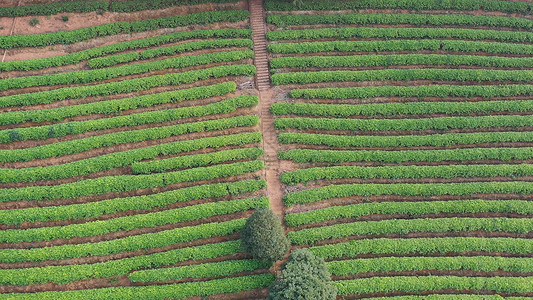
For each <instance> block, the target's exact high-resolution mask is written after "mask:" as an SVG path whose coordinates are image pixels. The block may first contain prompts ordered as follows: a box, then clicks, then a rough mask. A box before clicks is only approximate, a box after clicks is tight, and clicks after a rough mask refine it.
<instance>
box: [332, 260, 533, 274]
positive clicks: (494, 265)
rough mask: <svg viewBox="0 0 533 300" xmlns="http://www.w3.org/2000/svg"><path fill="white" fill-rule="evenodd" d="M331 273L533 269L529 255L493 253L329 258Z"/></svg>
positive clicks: (512, 270)
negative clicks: (351, 258) (348, 258)
mask: <svg viewBox="0 0 533 300" xmlns="http://www.w3.org/2000/svg"><path fill="white" fill-rule="evenodd" d="M327 266H328V269H329V270H330V271H331V273H332V274H333V275H336V276H346V275H355V274H359V273H367V272H383V273H385V272H402V271H423V270H437V271H451V270H457V271H461V270H471V271H481V272H496V271H500V270H501V271H507V272H520V273H530V272H532V271H533V258H516V257H493V256H474V257H465V256H454V257H379V258H366V259H353V260H341V261H331V262H328V263H327Z"/></svg>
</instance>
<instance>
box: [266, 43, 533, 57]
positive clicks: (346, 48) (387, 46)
mask: <svg viewBox="0 0 533 300" xmlns="http://www.w3.org/2000/svg"><path fill="white" fill-rule="evenodd" d="M424 50H427V51H448V52H469V53H476V52H485V53H491V54H522V55H527V54H529V55H531V54H533V45H530V44H510V43H497V42H475V41H463V40H436V39H422V40H386V41H372V40H371V41H331V42H295V43H275V44H270V45H268V51H269V52H272V53H283V54H291V53H318V52H361V51H363V52H377V53H379V52H387V51H409V52H416V51H424Z"/></svg>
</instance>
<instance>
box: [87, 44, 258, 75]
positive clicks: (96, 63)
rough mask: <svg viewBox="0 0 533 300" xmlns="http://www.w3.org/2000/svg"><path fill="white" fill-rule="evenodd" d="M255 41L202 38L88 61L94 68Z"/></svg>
mask: <svg viewBox="0 0 533 300" xmlns="http://www.w3.org/2000/svg"><path fill="white" fill-rule="evenodd" d="M252 45H253V42H252V40H249V39H220V40H202V41H194V42H187V43H182V44H178V45H174V46H167V47H161V48H154V49H147V50H144V51H141V52H126V53H122V54H116V55H110V56H104V57H98V58H93V59H91V60H89V61H88V62H87V65H88V66H89V67H90V68H92V69H96V68H103V67H110V66H114V65H117V64H120V63H126V62H131V61H136V60H141V59H150V58H154V57H159V56H163V55H173V54H177V53H184V52H190V51H194V50H200V49H217V48H229V47H243V48H244V47H246V48H250V49H251V48H252Z"/></svg>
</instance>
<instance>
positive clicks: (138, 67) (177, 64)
mask: <svg viewBox="0 0 533 300" xmlns="http://www.w3.org/2000/svg"><path fill="white" fill-rule="evenodd" d="M252 57H253V51H252V50H247V51H227V52H216V53H207V54H200V55H187V56H181V57H174V58H169V59H164V60H157V61H152V62H145V63H139V64H132V65H123V66H118V67H114V68H106V69H101V70H84V71H74V72H65V73H59V74H48V75H39V76H28V77H15V78H8V79H3V80H1V81H0V90H10V89H19V88H25V87H32V86H53V85H68V84H83V83H90V82H95V81H104V80H109V79H113V78H117V77H122V76H129V75H139V74H144V73H148V72H153V71H158V70H168V69H181V68H185V67H191V66H201V65H208V64H212V63H219V62H233V61H240V60H243V59H247V58H252Z"/></svg>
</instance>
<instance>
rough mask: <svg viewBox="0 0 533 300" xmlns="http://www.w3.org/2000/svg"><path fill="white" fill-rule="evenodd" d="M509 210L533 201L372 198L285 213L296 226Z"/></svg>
mask: <svg viewBox="0 0 533 300" xmlns="http://www.w3.org/2000/svg"><path fill="white" fill-rule="evenodd" d="M442 213H444V214H476V213H509V214H511V213H512V214H519V215H522V216H527V215H531V214H533V204H532V203H530V201H524V200H446V201H416V202H404V201H402V202H372V203H360V204H352V205H339V206H331V207H326V208H320V209H315V210H311V211H307V212H301V213H291V214H286V215H285V222H286V223H287V226H291V227H296V226H302V225H306V224H312V223H319V222H324V221H328V220H335V219H353V220H357V219H358V218H360V217H363V216H369V215H373V214H376V215H398V214H399V215H405V216H411V217H415V216H423V215H427V214H442Z"/></svg>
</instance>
